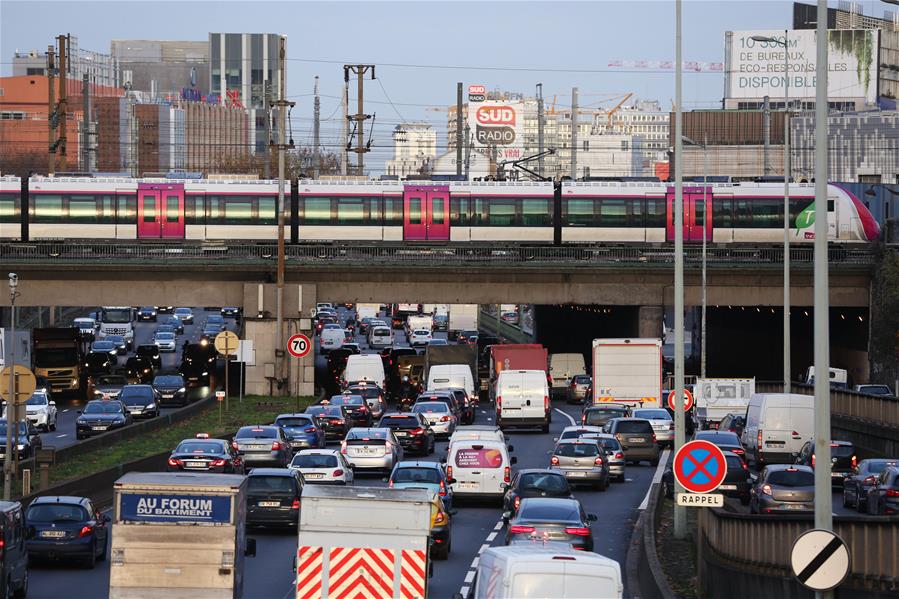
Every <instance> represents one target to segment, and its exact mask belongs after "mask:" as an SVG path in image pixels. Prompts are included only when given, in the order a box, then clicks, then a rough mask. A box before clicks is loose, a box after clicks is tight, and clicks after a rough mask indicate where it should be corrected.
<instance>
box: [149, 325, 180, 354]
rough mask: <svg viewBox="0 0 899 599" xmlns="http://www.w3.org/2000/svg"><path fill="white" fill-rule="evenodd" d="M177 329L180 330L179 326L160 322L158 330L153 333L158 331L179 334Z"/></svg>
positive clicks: (157, 326)
mask: <svg viewBox="0 0 899 599" xmlns="http://www.w3.org/2000/svg"><path fill="white" fill-rule="evenodd" d="M177 331H178V329H177V327H175V326H173V325H170V324H160V325H156V331H155V332H154V333H153V335H154V336H155V335H156V334H157V333H172V334H173V335H176V336H177V334H178V332H177ZM158 349H159V348H158V347H157V350H158Z"/></svg>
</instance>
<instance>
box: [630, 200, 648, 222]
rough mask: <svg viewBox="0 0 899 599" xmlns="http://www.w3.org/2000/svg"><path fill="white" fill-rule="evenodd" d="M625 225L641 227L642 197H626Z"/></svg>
mask: <svg viewBox="0 0 899 599" xmlns="http://www.w3.org/2000/svg"><path fill="white" fill-rule="evenodd" d="M627 226H628V227H636V228H643V227H644V226H645V225H644V224H643V198H628V199H627Z"/></svg>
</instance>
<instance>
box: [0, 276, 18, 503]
mask: <svg viewBox="0 0 899 599" xmlns="http://www.w3.org/2000/svg"><path fill="white" fill-rule="evenodd" d="M18 286H19V277H18V276H17V275H16V273H14V272H11V273H9V305H10V315H9V324H10V327H9V328H10V341H11V343H10V346H11V347H10V352H9V355H10V364H9V401H8V402H7V403H6V448H5V450H6V453H4V454H3V455H4V456H6V458H5V459H4V460H3V501H9V500H10V498H11V495H10V493H11V491H12V479H13V478H14V477H15V475H16V473H17V472H18V470H16V467H15V466H14V465H13V460H12V455H13V451H15V450H16V449H17V448H18V445H17V444H13V443H12V442H11V441H12V439H13V435H12V434H10V433H12V431H16V432H18V431H17V429H18V428H19V402H17V401H16V348H15V342H16V297H18V295H19V293H18V290H17V287H18ZM0 384H2V383H0ZM13 414H15V422H14V426H10V422H11V417H12V416H13ZM15 438H18V435H16V436H15Z"/></svg>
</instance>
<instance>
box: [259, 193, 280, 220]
mask: <svg viewBox="0 0 899 599" xmlns="http://www.w3.org/2000/svg"><path fill="white" fill-rule="evenodd" d="M285 201H286V200H285ZM277 204H278V198H277V197H276V196H259V210H258V216H257V218H256V223H257V224H260V225H276V224H278V210H277Z"/></svg>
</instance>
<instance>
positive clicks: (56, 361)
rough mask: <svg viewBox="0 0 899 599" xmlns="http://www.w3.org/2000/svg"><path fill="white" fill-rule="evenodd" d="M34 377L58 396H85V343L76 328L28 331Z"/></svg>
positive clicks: (84, 397) (86, 382) (86, 383)
mask: <svg viewBox="0 0 899 599" xmlns="http://www.w3.org/2000/svg"><path fill="white" fill-rule="evenodd" d="M31 345H32V355H33V356H34V376H36V377H37V378H38V379H40V378H43V379H44V380H46V381H47V385H49V386H50V390H51V391H52V392H53V393H54V394H57V395H72V396H77V397H80V398H82V399H93V397H87V390H88V389H87V387H88V381H87V377H86V376H85V373H84V369H85V366H84V344H83V343H82V339H81V331H80V330H79V329H76V328H50V329H34V330H33V331H32V332H31Z"/></svg>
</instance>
